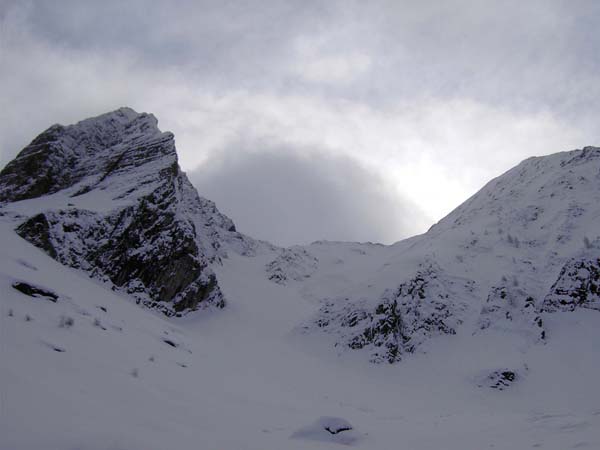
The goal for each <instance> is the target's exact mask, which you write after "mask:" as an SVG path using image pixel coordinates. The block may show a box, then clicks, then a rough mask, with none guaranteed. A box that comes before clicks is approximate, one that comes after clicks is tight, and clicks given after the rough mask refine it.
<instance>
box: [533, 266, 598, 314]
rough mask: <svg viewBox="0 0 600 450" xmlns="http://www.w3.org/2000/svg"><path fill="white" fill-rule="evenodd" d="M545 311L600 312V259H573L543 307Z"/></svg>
mask: <svg viewBox="0 0 600 450" xmlns="http://www.w3.org/2000/svg"><path fill="white" fill-rule="evenodd" d="M542 308H543V310H544V311H547V312H555V311H574V310H575V308H588V309H596V310H598V311H600V258H594V257H589V258H573V259H571V260H570V261H568V262H567V263H566V264H565V266H564V267H563V269H562V270H561V272H560V275H559V276H558V279H557V280H556V282H555V283H554V285H553V286H552V288H551V290H550V293H549V294H548V295H547V296H546V298H545V299H544V303H543V305H542Z"/></svg>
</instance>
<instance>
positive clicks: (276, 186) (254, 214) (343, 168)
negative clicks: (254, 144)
mask: <svg viewBox="0 0 600 450" xmlns="http://www.w3.org/2000/svg"><path fill="white" fill-rule="evenodd" d="M189 176H190V179H191V181H192V183H193V184H194V185H195V186H196V188H197V189H198V191H199V192H200V195H202V196H205V197H207V198H210V199H212V200H214V201H215V202H216V203H217V207H218V208H219V209H220V210H221V211H223V212H224V213H226V214H228V215H229V216H230V217H231V218H232V219H233V220H234V222H235V223H236V225H237V227H238V229H239V230H240V231H242V232H243V233H246V234H249V235H251V236H254V237H257V238H261V239H266V240H269V241H271V242H274V243H277V244H280V245H292V244H304V243H309V242H312V241H315V240H320V239H328V240H346V241H373V242H384V243H392V242H395V241H397V240H399V239H401V238H405V237H408V236H410V235H412V234H414V233H416V232H417V231H419V230H422V228H423V224H424V223H427V222H428V221H427V219H426V218H425V217H424V216H423V214H422V213H421V212H420V211H419V210H418V208H417V207H416V206H415V205H412V204H411V203H410V202H409V201H408V200H401V199H399V198H398V197H396V196H393V195H390V193H389V190H388V189H387V188H386V186H385V185H384V181H383V180H382V179H380V178H379V177H378V176H377V175H376V174H374V173H371V172H370V171H369V170H367V169H365V168H364V167H361V166H360V165H359V164H358V163H356V162H355V161H353V160H351V159H349V158H344V157H332V156H328V155H327V153H326V152H319V151H317V150H315V149H313V151H311V152H307V151H306V150H305V149H304V150H302V149H290V148H285V145H284V144H282V145H280V146H273V145H271V146H270V148H268V149H265V147H264V146H263V147H262V150H259V151H251V150H249V149H247V148H246V149H244V146H242V145H239V146H233V147H232V148H230V149H227V150H226V151H224V156H223V157H222V158H219V159H218V160H211V161H209V162H208V163H206V164H205V165H203V166H202V167H200V168H199V169H198V170H196V171H194V172H193V173H191V174H189Z"/></svg>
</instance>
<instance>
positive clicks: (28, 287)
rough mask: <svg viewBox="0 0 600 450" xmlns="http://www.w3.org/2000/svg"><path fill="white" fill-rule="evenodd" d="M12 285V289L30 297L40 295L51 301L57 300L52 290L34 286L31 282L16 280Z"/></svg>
mask: <svg viewBox="0 0 600 450" xmlns="http://www.w3.org/2000/svg"><path fill="white" fill-rule="evenodd" d="M12 287H13V289H16V290H17V291H19V292H21V293H22V294H25V295H28V296H30V297H35V298H39V297H42V298H45V299H46V300H50V301H51V302H53V303H56V302H57V300H58V295H57V294H55V293H54V292H52V291H50V290H47V289H44V288H41V287H39V286H34V285H32V284H29V283H25V282H24V281H16V282H14V283H13V284H12Z"/></svg>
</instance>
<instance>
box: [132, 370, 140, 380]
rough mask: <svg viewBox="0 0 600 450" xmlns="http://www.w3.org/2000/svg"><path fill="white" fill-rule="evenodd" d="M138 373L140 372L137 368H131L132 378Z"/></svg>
mask: <svg viewBox="0 0 600 450" xmlns="http://www.w3.org/2000/svg"><path fill="white" fill-rule="evenodd" d="M139 375H140V373H139V371H138V370H137V369H133V370H132V371H131V376H132V377H133V378H137V377H138V376H139Z"/></svg>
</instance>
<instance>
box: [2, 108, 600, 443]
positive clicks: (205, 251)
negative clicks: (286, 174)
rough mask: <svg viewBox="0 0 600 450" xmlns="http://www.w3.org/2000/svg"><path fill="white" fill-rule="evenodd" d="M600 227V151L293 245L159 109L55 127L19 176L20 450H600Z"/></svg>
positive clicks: (10, 245) (16, 395) (6, 403)
mask: <svg viewBox="0 0 600 450" xmlns="http://www.w3.org/2000/svg"><path fill="white" fill-rule="evenodd" d="M599 218H600V149H598V148H593V147H586V148H584V149H583V150H575V151H571V152H565V153H559V154H555V155H550V156H545V157H539V158H530V159H528V160H526V161H524V162H523V163H521V164H520V165H518V166H517V167H515V168H513V169H511V170H510V171H508V172H507V173H505V174H503V175H501V176H500V177H498V178H496V179H494V180H492V181H491V182H489V183H488V184H487V185H486V186H485V187H484V188H483V189H482V190H481V191H479V192H478V193H477V194H475V195H474V196H473V197H471V198H470V199H468V200H467V201H466V202H465V203H464V204H462V205H461V206H459V207H458V208H457V209H456V210H455V211H453V212H452V213H451V214H449V215H448V216H447V217H445V218H444V219H442V220H441V221H440V222H439V223H437V224H436V225H434V226H433V227H432V228H431V229H430V230H429V231H428V232H427V233H425V234H423V235H420V236H415V237H413V238H410V239H407V240H404V241H401V242H398V243H396V244H394V245H391V246H384V245H380V244H373V243H349V242H325V241H319V242H315V243H313V244H311V245H308V246H293V247H290V248H285V249H284V248H279V247H277V246H274V245H271V244H269V243H266V242H261V241H256V240H254V239H252V238H250V237H248V236H245V235H243V234H241V233H239V232H238V231H237V230H236V228H235V226H234V224H233V223H232V221H231V220H230V219H229V218H227V217H226V216H224V215H223V214H221V213H220V212H219V211H218V210H217V208H216V207H215V205H214V204H213V203H212V202H210V201H209V200H206V199H204V198H202V197H200V196H199V195H198V193H197V192H196V190H195V189H194V187H193V186H192V185H191V184H190V183H189V181H188V179H187V177H186V176H185V174H184V173H183V172H182V171H181V170H180V168H179V166H178V163H177V154H176V151H175V145H174V138H173V135H172V134H170V133H163V132H161V131H160V130H159V129H158V127H157V121H156V119H155V118H154V117H153V116H152V115H149V114H138V113H136V112H135V111H133V110H131V109H128V108H121V109H119V110H117V111H114V112H111V113H108V114H104V115H102V116H98V117H95V118H92V119H87V120H84V121H82V122H79V123H77V124H75V125H70V126H61V125H54V126H52V127H50V128H49V129H48V130H46V131H45V132H43V133H42V134H41V135H40V136H38V137H37V138H36V139H34V141H33V142H32V143H31V144H30V145H29V146H27V147H26V148H25V149H24V150H23V151H22V152H21V153H19V155H18V156H17V157H16V158H15V160H13V161H12V162H10V163H9V164H8V165H7V166H6V167H5V168H4V169H3V170H2V172H0V237H1V239H2V246H0V292H2V298H1V301H2V314H1V317H0V326H1V331H2V342H3V345H2V355H1V360H2V361H3V362H4V364H2V366H1V367H0V383H2V385H1V387H2V396H1V397H0V400H1V402H2V405H1V406H2V419H3V420H0V449H5V448H6V449H11V450H13V449H37V448H44V449H65V448H82V449H83V448H85V449H105V448H115V449H128V450H131V449H140V450H141V449H144V450H147V449H164V448H177V449H197V448H207V449H211V448H222V449H231V450H238V449H242V448H243V449H257V450H258V449H265V448H289V449H307V448H309V449H311V448H315V449H321V448H323V449H324V448H337V447H338V446H339V445H349V446H354V447H358V448H365V449H367V448H368V449H383V450H389V449H390V448H407V449H422V450H425V449H438V448H444V449H449V450H454V449H461V450H464V449H474V450H479V449H483V448H495V449H515V448H545V449H557V450H558V449H560V450H564V449H566V448H600V432H599V431H598V430H600V407H599V405H600V395H599V394H597V380H598V376H600V364H599V363H598V361H600V347H598V345H597V342H598V339H600V327H599V326H598V325H599V324H600V231H598V230H599V228H598V226H597V222H598V219H599ZM373 362H374V363H385V364H372V363H373ZM388 363H394V364H388ZM32 424H34V425H32Z"/></svg>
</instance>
